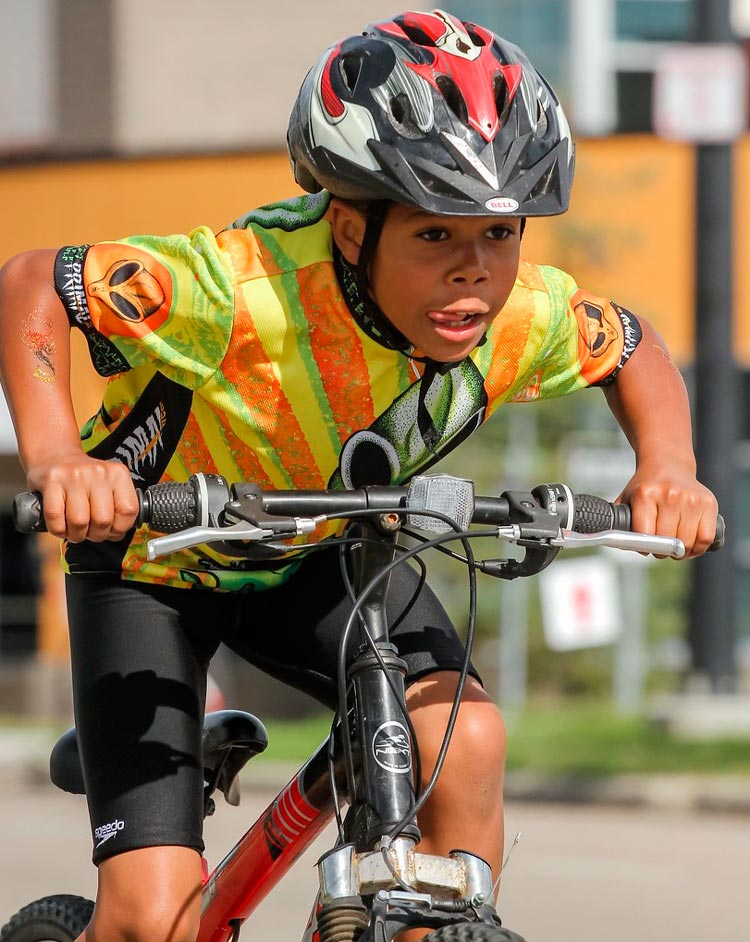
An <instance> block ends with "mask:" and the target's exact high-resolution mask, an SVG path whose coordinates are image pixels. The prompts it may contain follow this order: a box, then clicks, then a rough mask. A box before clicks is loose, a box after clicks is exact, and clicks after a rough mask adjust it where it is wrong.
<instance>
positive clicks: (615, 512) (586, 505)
mask: <svg viewBox="0 0 750 942" xmlns="http://www.w3.org/2000/svg"><path fill="white" fill-rule="evenodd" d="M571 529H573V530H575V531H576V533H599V532H600V531H601V530H629V529H630V507H628V506H626V505H625V504H613V503H611V502H610V501H608V500H605V499H604V498H603V497H595V496H594V495H593V494H575V495H574V496H573V526H572V528H571Z"/></svg>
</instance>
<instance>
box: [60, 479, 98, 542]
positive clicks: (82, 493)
mask: <svg viewBox="0 0 750 942" xmlns="http://www.w3.org/2000/svg"><path fill="white" fill-rule="evenodd" d="M90 520H91V509H90V505H89V495H88V491H86V489H85V488H82V487H76V488H72V489H69V490H67V491H66V492H65V532H64V535H65V536H66V537H67V539H68V540H69V541H70V542H71V543H82V542H83V541H84V540H85V539H86V537H87V535H88V531H89V522H90Z"/></svg>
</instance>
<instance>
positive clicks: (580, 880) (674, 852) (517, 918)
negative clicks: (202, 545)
mask: <svg viewBox="0 0 750 942" xmlns="http://www.w3.org/2000/svg"><path fill="white" fill-rule="evenodd" d="M271 797H272V796H271V794H270V792H257V791H254V790H246V791H245V792H243V796H242V804H241V806H240V808H238V809H237V808H229V807H227V806H221V807H219V809H218V810H217V813H216V815H215V816H214V817H213V818H212V819H209V820H208V822H207V828H206V840H207V845H208V851H207V854H208V857H209V863H210V864H211V865H212V866H213V865H215V864H216V863H217V862H218V861H219V859H220V858H221V856H223V854H224V853H225V852H226V850H228V849H229V848H230V847H231V845H232V843H233V842H234V839H235V838H236V837H237V836H238V835H239V834H240V833H242V831H244V829H245V826H246V823H247V822H248V821H250V820H251V815H253V813H255V814H257V813H258V812H259V811H260V810H261V808H262V807H264V806H265V804H266V803H267V802H268V801H269V800H270V798H271ZM518 831H520V832H521V833H522V837H521V840H520V843H519V845H518V846H517V847H516V849H515V850H514V852H513V855H512V857H511V860H510V863H509V865H508V868H507V870H506V874H505V877H504V879H503V886H502V892H501V906H500V909H501V914H502V916H503V920H504V923H505V924H506V925H507V926H508V927H509V928H512V929H516V930H517V931H518V932H521V933H522V934H523V935H524V936H526V937H527V939H528V940H529V942H745V940H748V939H750V906H748V874H749V873H750V816H740V815H737V816H732V815H721V814H704V815H697V814H690V813H686V812H676V811H675V812H671V811H663V810H658V811H656V810H649V811H644V810H633V809H613V808H602V807H596V806H573V805H548V804H522V803H512V804H510V805H509V807H508V809H507V813H506V834H507V837H508V843H510V841H511V840H512V838H513V836H514V835H515V834H516V832H518ZM0 835H1V837H0V840H1V841H2V845H1V846H2V858H1V859H2V878H1V879H0V924H2V923H3V922H5V921H6V919H7V918H8V917H9V916H10V915H11V914H12V913H13V912H14V911H15V910H16V909H18V908H19V907H20V906H21V905H23V904H24V903H26V902H28V901H30V900H31V899H34V898H36V897H39V896H44V895H46V894H48V893H54V892H58V893H78V894H80V895H84V896H92V895H93V893H94V888H95V871H94V868H93V867H92V865H91V864H90V861H89V843H88V822H87V817H86V810H85V804H84V801H83V799H81V798H78V797H73V796H69V795H63V794H62V793H58V792H56V791H55V790H54V789H52V788H51V787H46V786H37V787H32V788H26V789H23V788H21V787H20V786H15V785H13V786H6V787H4V788H3V789H2V790H1V791H0ZM328 840H330V838H329V837H328V834H325V835H324V836H323V837H322V838H320V839H319V840H318V842H317V843H316V844H315V845H313V847H312V848H311V849H310V850H309V851H308V852H307V853H306V855H305V856H304V857H303V858H302V859H301V861H300V862H299V864H298V865H297V867H296V868H295V870H294V871H292V874H291V875H290V876H289V877H287V880H288V881H289V882H288V883H287V882H283V883H282V884H281V885H280V886H279V887H278V888H277V889H276V890H275V891H274V893H273V894H271V896H269V898H268V899H267V900H266V901H265V902H264V903H263V904H262V905H261V907H260V908H259V909H258V910H257V911H256V913H255V915H254V916H253V919H252V930H251V928H250V926H251V924H250V923H248V926H247V929H246V934H247V935H248V937H249V938H255V939H274V940H279V942H283V940H286V939H289V940H297V939H299V937H300V935H301V928H302V926H303V924H304V922H305V920H306V917H307V913H308V910H309V907H310V904H311V902H312V899H313V896H314V891H315V886H316V874H315V870H314V863H315V860H316V859H317V856H318V855H319V853H320V852H322V850H324V849H326V846H327V841H328Z"/></svg>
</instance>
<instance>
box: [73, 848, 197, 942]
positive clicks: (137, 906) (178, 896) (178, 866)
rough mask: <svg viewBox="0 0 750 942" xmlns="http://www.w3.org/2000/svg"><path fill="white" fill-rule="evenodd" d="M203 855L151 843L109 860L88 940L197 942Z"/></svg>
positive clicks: (101, 870) (103, 866)
mask: <svg viewBox="0 0 750 942" xmlns="http://www.w3.org/2000/svg"><path fill="white" fill-rule="evenodd" d="M200 867H201V865H200V855H199V854H197V853H196V852H195V851H194V850H191V849H189V848H185V847H150V848H142V849H140V850H135V851H129V852H126V853H123V854H119V855H117V856H115V857H111V858H109V859H108V860H105V861H104V862H103V863H102V864H101V865H100V867H99V890H98V893H97V898H96V907H95V909H94V915H93V918H92V921H91V926H90V928H89V929H88V930H87V932H86V939H87V942H143V940H144V939H163V940H164V942H195V939H196V938H197V935H198V929H199V925H200V891H201V872H200Z"/></svg>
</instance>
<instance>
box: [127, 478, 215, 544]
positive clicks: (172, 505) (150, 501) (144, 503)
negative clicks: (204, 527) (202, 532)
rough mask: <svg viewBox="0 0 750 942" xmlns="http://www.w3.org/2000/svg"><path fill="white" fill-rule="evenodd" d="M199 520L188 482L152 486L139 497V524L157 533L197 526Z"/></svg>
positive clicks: (194, 494)
mask: <svg viewBox="0 0 750 942" xmlns="http://www.w3.org/2000/svg"><path fill="white" fill-rule="evenodd" d="M200 519H201V507H200V501H199V499H198V493H197V491H196V489H195V487H194V486H193V484H192V482H191V481H187V482H177V481H165V482H164V483H163V484H152V485H151V487H149V488H148V489H147V490H146V491H144V492H143V494H142V496H141V513H140V520H141V523H148V524H149V525H150V526H151V529H152V530H156V531H158V532H159V533H176V532H177V531H178V530H185V529H186V528H188V527H194V526H197V525H198V523H199V522H200Z"/></svg>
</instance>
